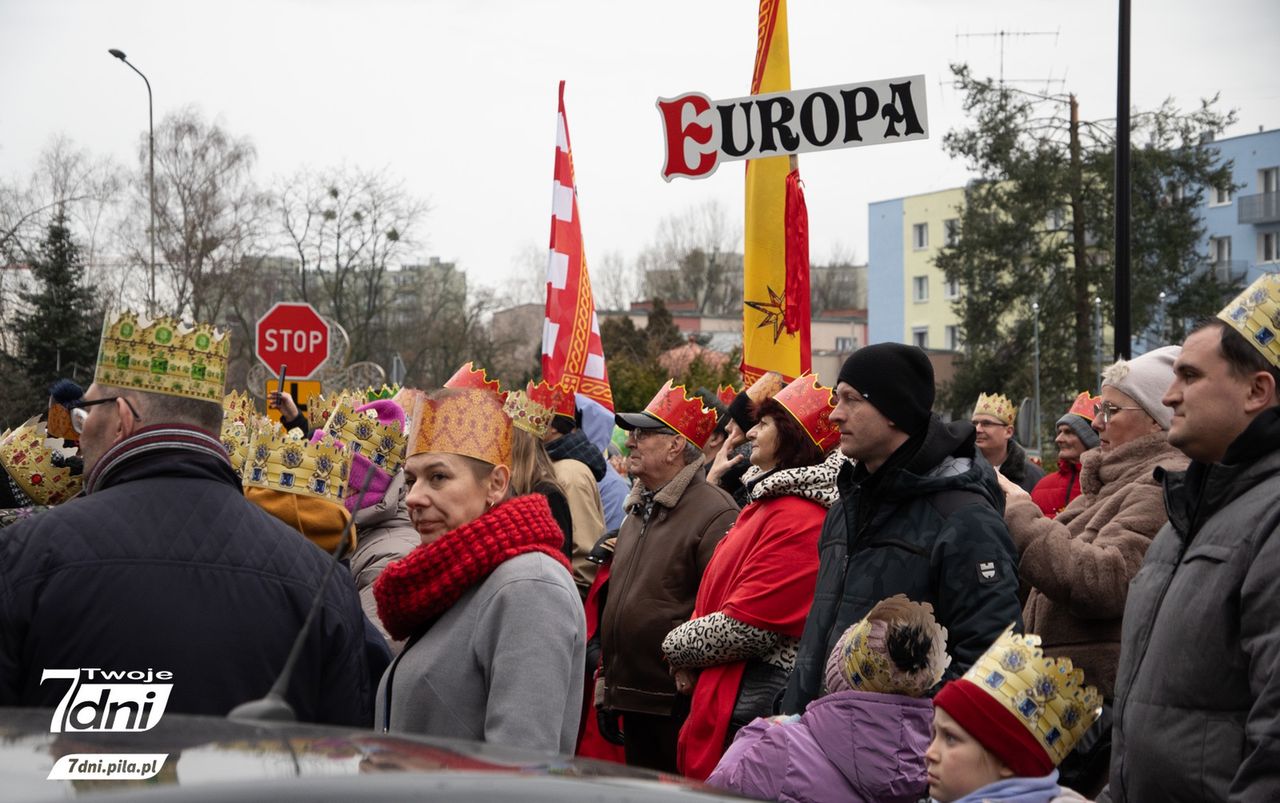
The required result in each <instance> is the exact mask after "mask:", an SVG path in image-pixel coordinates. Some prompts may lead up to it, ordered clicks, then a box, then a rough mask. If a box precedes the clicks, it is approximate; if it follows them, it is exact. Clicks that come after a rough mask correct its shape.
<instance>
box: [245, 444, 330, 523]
mask: <svg viewBox="0 0 1280 803" xmlns="http://www.w3.org/2000/svg"><path fill="white" fill-rule="evenodd" d="M350 470H351V455H350V453H349V452H347V450H346V449H344V448H343V447H342V445H341V444H340V443H338V441H337V440H335V439H334V438H333V437H332V436H330V435H328V434H321V435H320V436H319V437H318V438H317V439H315V440H313V441H308V440H307V439H306V438H305V437H304V436H303V434H302V430H300V429H291V430H289V431H288V432H281V431H280V430H279V428H278V427H275V428H263V429H261V430H258V431H257V432H256V433H255V434H254V435H253V439H252V441H251V442H250V445H249V455H248V458H247V459H246V460H245V463H244V468H243V470H242V472H241V475H240V476H241V481H242V482H243V483H244V485H245V487H246V488H249V487H252V488H268V489H270V490H273V491H283V492H285V493H292V494H298V495H300V496H314V497H316V498H317V499H323V500H325V501H327V502H333V503H335V504H339V505H341V504H342V499H343V496H344V495H345V494H346V490H347V473H348V472H349V471H350Z"/></svg>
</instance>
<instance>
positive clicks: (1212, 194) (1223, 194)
mask: <svg viewBox="0 0 1280 803" xmlns="http://www.w3.org/2000/svg"><path fill="white" fill-rule="evenodd" d="M1229 203H1231V188H1230V187H1214V188H1212V189H1211V190H1210V191H1209V206H1226V205H1227V204H1229Z"/></svg>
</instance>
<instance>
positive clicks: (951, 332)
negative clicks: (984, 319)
mask: <svg viewBox="0 0 1280 803" xmlns="http://www.w3.org/2000/svg"><path fill="white" fill-rule="evenodd" d="M943 339H944V340H946V341H947V342H946V346H947V350H948V351H959V350H960V327H959V326H948V327H946V328H945V329H943Z"/></svg>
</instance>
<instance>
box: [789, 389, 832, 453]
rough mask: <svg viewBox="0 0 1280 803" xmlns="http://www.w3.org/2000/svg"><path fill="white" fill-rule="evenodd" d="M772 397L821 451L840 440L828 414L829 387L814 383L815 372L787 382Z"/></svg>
mask: <svg viewBox="0 0 1280 803" xmlns="http://www.w3.org/2000/svg"><path fill="white" fill-rule="evenodd" d="M773 400H774V401H776V402H777V403H778V404H781V405H782V407H783V409H785V410H786V411H787V412H788V413H791V417H792V418H794V419H795V420H796V421H797V422H798V423H799V424H800V426H802V427H804V431H805V432H806V433H808V435H809V437H810V438H811V439H812V440H813V442H814V443H815V444H817V446H818V448H819V449H821V450H822V451H824V452H825V451H828V450H830V449H831V448H832V447H833V446H835V445H836V444H837V443H839V442H840V430H839V429H837V428H836V426H835V425H834V424H832V423H831V421H830V419H829V418H828V416H830V415H831V411H832V410H834V409H835V405H834V404H832V403H831V388H829V387H827V386H826V385H820V384H818V377H817V376H816V375H815V374H806V375H804V376H802V377H800V378H799V379H797V380H795V381H794V382H792V383H791V384H789V385H787V386H786V387H785V388H783V389H782V390H780V391H778V394H777V395H776V396H774V397H773Z"/></svg>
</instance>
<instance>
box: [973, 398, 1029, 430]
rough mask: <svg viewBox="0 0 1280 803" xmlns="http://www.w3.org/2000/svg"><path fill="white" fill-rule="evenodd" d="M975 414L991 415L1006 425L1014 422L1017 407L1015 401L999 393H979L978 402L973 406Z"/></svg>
mask: <svg viewBox="0 0 1280 803" xmlns="http://www.w3.org/2000/svg"><path fill="white" fill-rule="evenodd" d="M973 414H974V415H975V416H979V415H989V416H991V417H992V418H996V419H999V420H1000V421H1001V422H1002V423H1003V424H1004V425H1005V426H1006V427H1007V426H1010V425H1012V424H1013V419H1014V418H1016V417H1017V415H1018V411H1017V408H1016V407H1014V406H1013V402H1011V401H1009V399H1008V398H1007V397H1005V396H1001V395H1000V394H999V393H992V394H991V395H987V394H986V393H979V394H978V403H977V404H976V405H974V407H973Z"/></svg>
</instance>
